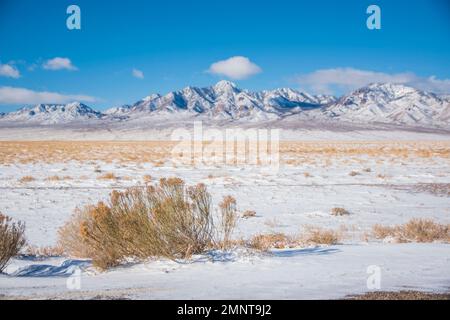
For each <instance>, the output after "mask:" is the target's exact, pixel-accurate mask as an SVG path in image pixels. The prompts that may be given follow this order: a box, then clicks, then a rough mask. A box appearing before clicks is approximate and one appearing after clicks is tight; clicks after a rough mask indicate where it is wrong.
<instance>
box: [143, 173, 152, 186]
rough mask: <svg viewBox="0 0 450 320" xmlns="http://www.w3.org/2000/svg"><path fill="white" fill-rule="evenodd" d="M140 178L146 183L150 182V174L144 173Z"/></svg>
mask: <svg viewBox="0 0 450 320" xmlns="http://www.w3.org/2000/svg"><path fill="white" fill-rule="evenodd" d="M142 180H144V183H146V184H147V183H150V182H152V176H151V175H149V174H146V175H144V176H143V177H142Z"/></svg>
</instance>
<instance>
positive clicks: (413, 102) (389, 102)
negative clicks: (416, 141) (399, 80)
mask: <svg viewBox="0 0 450 320" xmlns="http://www.w3.org/2000/svg"><path fill="white" fill-rule="evenodd" d="M321 113H322V115H323V116H325V117H328V118H333V119H336V118H338V119H339V120H345V121H349V122H359V123H376V122H381V123H391V124H407V125H422V126H433V125H447V126H448V121H449V116H450V103H449V101H447V100H445V99H442V98H441V97H439V96H437V95H435V94H433V93H428V92H424V91H420V90H417V89H414V88H411V87H407V86H404V85H397V84H371V85H369V86H367V87H364V88H361V89H358V90H356V91H354V92H352V93H350V94H348V95H346V96H343V97H342V98H340V99H339V100H338V101H336V102H335V103H333V104H331V105H329V106H328V107H326V108H325V109H324V110H323V111H322V112H321Z"/></svg>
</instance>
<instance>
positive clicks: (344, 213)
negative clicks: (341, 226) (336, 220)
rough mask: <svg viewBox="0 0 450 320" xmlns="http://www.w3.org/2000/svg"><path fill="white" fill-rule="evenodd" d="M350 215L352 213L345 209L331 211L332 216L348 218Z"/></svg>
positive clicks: (337, 208)
mask: <svg viewBox="0 0 450 320" xmlns="http://www.w3.org/2000/svg"><path fill="white" fill-rule="evenodd" d="M349 214H350V212H349V211H347V210H346V209H344V208H339V207H336V208H333V209H331V215H332V216H347V215H349Z"/></svg>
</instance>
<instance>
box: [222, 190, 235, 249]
mask: <svg viewBox="0 0 450 320" xmlns="http://www.w3.org/2000/svg"><path fill="white" fill-rule="evenodd" d="M219 207H220V211H221V213H222V220H221V222H222V223H221V231H222V243H221V247H222V249H226V248H229V247H230V245H231V243H230V238H231V234H232V233H233V230H234V228H235V227H236V222H237V212H236V199H234V198H233V197H231V196H226V197H225V198H224V199H223V201H222V202H221V203H220V204H219Z"/></svg>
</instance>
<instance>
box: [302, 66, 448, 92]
mask: <svg viewBox="0 0 450 320" xmlns="http://www.w3.org/2000/svg"><path fill="white" fill-rule="evenodd" d="M296 82H297V83H298V84H299V85H300V87H301V89H304V90H307V91H312V92H315V93H328V94H332V93H335V92H336V91H350V90H354V89H357V88H360V87H363V86H366V85H368V84H370V83H374V82H390V83H397V84H404V85H408V86H412V87H414V88H417V89H421V90H426V91H432V92H435V93H449V92H450V79H443V80H440V79H437V78H436V77H435V76H430V77H428V78H424V77H419V76H417V75H416V74H414V73H412V72H404V73H383V72H375V71H369V70H360V69H354V68H335V69H321V70H316V71H314V72H311V73H308V74H303V75H300V76H298V77H297V78H296Z"/></svg>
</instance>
